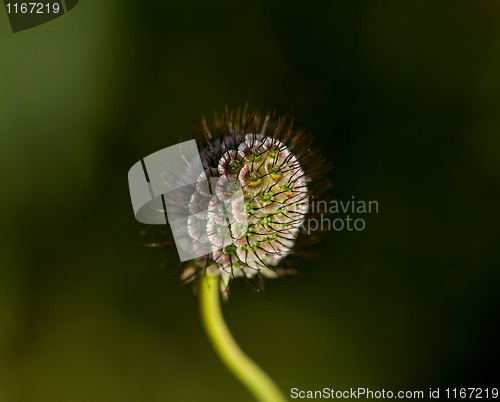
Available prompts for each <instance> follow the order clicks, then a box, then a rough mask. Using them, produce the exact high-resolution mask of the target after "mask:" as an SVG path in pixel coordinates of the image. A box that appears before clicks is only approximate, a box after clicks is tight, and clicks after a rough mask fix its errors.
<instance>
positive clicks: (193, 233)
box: [182, 108, 330, 296]
mask: <svg viewBox="0 0 500 402" xmlns="http://www.w3.org/2000/svg"><path fill="white" fill-rule="evenodd" d="M292 123H293V122H292ZM292 123H289V124H287V123H286V118H275V117H274V115H273V116H271V115H270V114H267V115H266V116H265V117H264V118H262V116H261V115H260V114H259V113H258V112H254V113H250V114H249V113H247V110H246V108H245V110H244V111H243V112H241V111H240V110H238V111H237V112H235V113H234V112H232V111H231V112H230V111H228V110H227V108H226V113H224V114H222V115H221V116H218V115H217V114H216V115H215V119H214V123H213V124H212V125H209V124H208V123H207V122H206V120H205V119H203V129H194V132H193V136H194V138H195V139H196V141H197V144H198V148H199V149H200V150H201V154H200V156H201V160H202V163H203V167H204V169H205V172H204V174H202V175H200V178H199V184H200V185H199V186H197V191H196V192H195V194H193V196H192V197H191V201H190V204H189V211H190V212H191V213H192V215H191V217H190V218H189V221H188V232H189V236H190V238H191V240H192V242H193V244H194V245H196V243H197V242H200V241H204V242H210V244H211V249H212V253H211V254H209V255H206V256H204V257H201V258H198V259H196V260H195V261H194V263H192V264H190V265H189V266H188V268H186V269H185V271H184V273H183V275H182V279H183V280H185V281H186V282H189V281H190V280H193V279H195V278H197V277H198V276H199V275H200V274H203V273H204V272H209V273H211V274H216V275H218V276H220V278H221V290H222V292H223V294H224V295H225V296H227V293H228V286H229V283H230V281H231V280H232V279H234V278H237V277H245V278H247V279H250V280H253V279H258V280H257V281H256V283H257V287H259V289H260V287H261V286H262V283H263V281H262V280H261V279H262V278H263V277H267V278H275V277H278V276H282V275H283V274H286V273H287V270H286V269H284V268H283V267H282V266H283V265H284V264H285V263H286V262H287V260H289V258H287V257H288V256H289V255H291V254H297V249H298V248H300V243H302V245H304V243H305V244H308V243H311V242H312V241H315V240H316V238H317V236H314V235H311V234H309V235H307V234H305V233H301V230H300V226H301V224H302V223H303V222H304V220H305V219H307V218H308V215H309V205H308V204H309V200H310V199H312V198H311V197H316V198H317V197H318V196H319V195H320V193H321V192H323V191H325V190H326V189H327V188H328V187H329V182H328V180H327V179H324V178H323V175H324V174H325V173H326V172H327V171H328V170H329V168H330V164H329V163H328V162H326V160H325V159H323V158H322V157H321V156H320V155H319V153H318V152H317V150H316V148H314V147H313V146H312V136H311V135H310V134H308V133H306V132H304V131H303V130H299V131H297V130H294V129H293V128H292ZM206 180H208V182H209V183H210V186H209V187H208V188H207V186H205V185H203V183H205V182H206ZM205 211H206V212H205Z"/></svg>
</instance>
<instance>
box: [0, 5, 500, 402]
mask: <svg viewBox="0 0 500 402" xmlns="http://www.w3.org/2000/svg"><path fill="white" fill-rule="evenodd" d="M246 102H249V103H250V108H251V109H259V110H264V111H265V110H276V111H277V112H278V114H280V115H283V114H285V113H288V114H289V115H290V116H293V117H294V118H295V124H296V126H297V127H303V128H307V129H308V130H310V131H312V132H313V133H314V134H315V136H316V142H317V145H318V146H320V147H321V148H322V151H323V153H324V154H325V155H326V156H328V157H329V158H330V159H331V160H332V161H333V163H334V168H333V171H332V172H331V173H330V178H331V179H332V181H333V182H334V187H333V189H332V191H331V194H330V195H331V197H333V198H337V199H339V200H349V199H351V198H352V196H355V198H356V199H358V200H367V201H368V200H376V201H378V203H379V212H378V214H374V213H372V214H369V215H368V214H367V215H365V216H362V217H363V218H364V219H365V221H366V229H365V230H364V231H362V232H356V231H353V232H349V231H346V230H344V231H339V232H330V233H328V234H327V236H326V237H325V239H324V240H323V241H322V242H321V243H320V244H319V246H318V249H319V250H320V254H319V258H318V259H316V260H302V261H301V262H300V264H299V266H298V267H297V268H298V269H299V271H300V275H298V276H297V277H294V278H292V279H291V280H290V281H289V283H285V282H283V281H279V280H277V281H271V282H269V283H268V285H267V288H268V291H269V298H268V299H266V298H263V297H261V296H260V295H258V294H255V293H254V292H253V291H252V290H251V288H249V287H248V285H247V284H245V283H244V281H237V282H235V283H234V285H233V288H232V297H231V300H230V303H228V304H226V305H225V306H224V314H225V317H226V320H227V322H228V325H229V327H230V328H231V329H232V331H233V333H234V335H235V338H236V339H237V340H238V341H239V342H240V344H241V345H242V347H243V348H244V349H245V350H246V351H247V352H248V353H249V354H250V355H251V356H252V357H253V358H254V359H255V360H256V361H257V362H258V363H260V364H261V365H262V367H264V368H265V369H266V370H267V371H268V372H269V373H270V374H271V376H272V377H273V378H275V380H276V382H277V383H278V384H279V386H280V387H281V388H282V389H283V390H284V392H285V393H286V394H287V395H290V389H291V388H294V387H297V388H299V389H301V390H319V389H323V388H324V387H329V388H333V389H339V390H344V389H349V388H351V387H353V388H357V387H365V388H366V387H369V388H370V389H373V390H382V389H385V390H392V391H399V390H405V391H406V390H428V388H429V387H433V388H436V387H440V388H441V393H443V392H444V389H445V388H448V387H451V388H455V387H492V386H499V385H500V381H499V380H500V378H499V377H500V373H499V366H498V361H499V357H500V355H499V353H498V350H499V349H498V340H499V335H500V325H499V322H498V317H500V314H499V313H500V304H499V299H500V292H499V288H498V286H499V283H500V281H499V279H500V271H499V268H500V264H499V262H500V261H499V260H500V259H499V233H498V227H499V223H500V221H499V219H498V218H499V212H498V208H499V195H500V135H499V134H500V4H499V3H498V1H495V0H474V1H473V0H453V1H452V0H405V1H398V2H395V1H390V0H371V1H359V0H335V1H323V2H299V1H273V2H270V1H267V2H266V1H260V0H257V1H253V2H247V3H245V2H234V1H212V2H209V3H206V2H200V1H193V0H190V1H183V2H181V1H159V0H158V1H143V2H137V1H117V0H114V1H107V2H102V1H95V0H94V1H81V2H80V4H79V5H78V6H77V7H76V8H75V9H74V10H72V11H71V12H70V13H69V14H67V15H65V16H63V17H61V18H58V19H56V20H54V21H52V22H50V23H47V24H45V25H42V26H39V27H37V28H33V29H30V30H27V31H24V32H20V33H17V34H12V32H11V31H10V28H9V25H8V19H7V15H6V12H4V10H3V9H1V10H0V167H1V168H0V191H1V198H0V229H1V230H0V401H6V402H80V401H82V402H84V401H85V402H87V401H95V402H100V401H122V402H129V401H130V402H135V401H150V402H156V401H158V402H160V401H214V402H224V401H228V402H234V401H242V402H245V401H251V400H252V398H251V397H250V395H249V394H248V393H247V392H246V390H245V389H244V388H243V387H242V386H241V385H239V383H237V382H236V380H234V379H233V377H232V375H231V374H230V373H229V372H228V371H227V370H226V369H225V367H224V366H223V365H222V363H220V361H219V360H218V359H217V357H216V355H215V353H214V351H213V350H212V348H211V346H210V344H209V342H208V340H207V338H206V336H205V334H204V332H203V329H202V327H201V323H200V320H199V315H198V306H197V299H196V297H195V296H194V295H193V291H192V287H191V286H179V279H178V278H179V273H180V271H179V270H178V261H179V259H178V256H177V253H176V251H175V250H174V251H168V250H165V249H151V248H143V247H142V245H143V243H146V242H152V241H156V240H158V237H157V236H156V235H155V234H154V233H152V234H149V235H148V236H146V237H141V236H140V235H139V232H140V231H141V230H142V229H144V225H141V224H140V223H138V222H136V221H135V219H134V215H133V211H132V206H131V202H130V197H129V191H128V183H127V172H128V169H129V168H130V167H131V166H132V165H133V164H134V163H135V162H136V161H138V160H139V159H140V158H141V157H144V156H146V155H148V154H150V153H152V152H155V151H157V150H159V149H161V148H164V147H166V146H169V145H172V144H174V143H176V142H177V141H179V139H181V138H182V139H188V138H189V137H190V128H191V126H193V125H196V126H198V125H199V123H200V118H201V115H202V114H205V115H207V117H210V116H211V115H212V113H213V111H214V109H216V110H219V111H221V110H223V108H224V106H225V105H226V104H227V105H228V106H229V107H230V108H236V107H238V106H243V105H244V104H245V103H246ZM164 258H167V260H166V266H165V268H164V269H160V268H159V266H160V263H161V262H162V260H163V259H164ZM176 269H177V272H175V271H176Z"/></svg>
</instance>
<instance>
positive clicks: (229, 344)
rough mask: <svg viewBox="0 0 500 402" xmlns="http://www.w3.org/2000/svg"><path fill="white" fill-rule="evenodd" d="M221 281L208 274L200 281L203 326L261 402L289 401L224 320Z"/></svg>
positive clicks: (229, 364) (224, 356) (220, 355)
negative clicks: (250, 355)
mask: <svg viewBox="0 0 500 402" xmlns="http://www.w3.org/2000/svg"><path fill="white" fill-rule="evenodd" d="M219 283H220V278H219V277H218V276H215V275H210V274H208V273H207V274H205V276H204V277H203V278H200V308H201V316H202V320H203V324H204V326H205V330H206V331H207V334H208V337H209V338H210V341H211V342H212V345H213V347H214V348H215V351H216V352H217V354H218V355H219V357H220V358H221V360H222V361H223V362H224V364H225V365H226V366H227V368H228V369H229V370H230V371H231V372H232V373H233V374H234V375H235V376H236V378H238V379H239V380H240V381H241V382H242V383H243V385H245V386H246V387H247V388H248V390H249V391H250V392H251V393H252V394H253V395H254V396H255V398H257V400H258V401H260V402H286V399H285V397H284V396H283V394H282V393H281V391H280V390H279V388H278V387H277V386H276V384H275V383H274V382H273V380H272V379H271V378H270V377H269V376H268V375H267V374H266V373H265V372H264V371H263V370H262V369H261V368H260V367H259V366H257V364H255V363H254V362H253V361H252V360H251V359H250V358H249V357H248V356H247V355H246V354H245V353H244V352H243V351H242V350H241V349H240V347H239V346H238V344H237V343H236V342H235V340H234V338H233V336H232V335H231V333H230V332H229V329H228V328H227V326H226V323H225V322H224V318H223V317H222V312H221V306H220V290H219Z"/></svg>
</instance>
